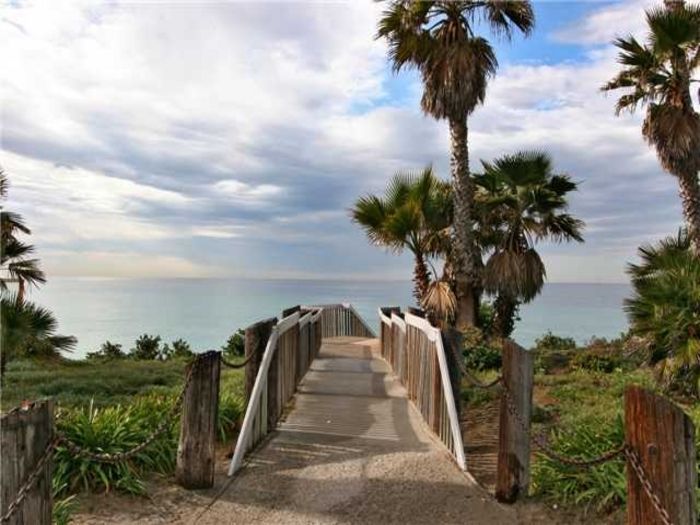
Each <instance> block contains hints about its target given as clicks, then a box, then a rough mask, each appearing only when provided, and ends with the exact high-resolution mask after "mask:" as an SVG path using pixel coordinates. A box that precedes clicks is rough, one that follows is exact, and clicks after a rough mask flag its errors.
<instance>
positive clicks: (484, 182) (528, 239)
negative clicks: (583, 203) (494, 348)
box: [475, 151, 584, 337]
mask: <svg viewBox="0 0 700 525" xmlns="http://www.w3.org/2000/svg"><path fill="white" fill-rule="evenodd" d="M482 165H483V167H484V173H483V175H478V176H476V177H475V179H476V183H477V186H478V188H479V195H478V201H479V204H480V208H481V211H482V214H481V215H482V217H481V228H480V235H481V237H482V240H483V242H484V243H485V244H486V247H487V248H489V249H491V250H492V253H491V255H490V257H489V258H488V260H487V261H486V265H485V267H484V272H483V274H484V288H485V290H486V291H487V292H488V293H491V294H494V295H495V296H496V300H495V303H494V306H495V309H496V320H495V325H496V332H497V333H498V334H499V335H500V336H502V337H508V336H509V335H510V334H511V332H512V331H513V327H514V320H515V314H516V313H517V309H518V307H519V305H520V304H521V303H527V302H529V301H531V300H532V299H534V298H535V297H536V296H537V294H539V293H540V291H541V290H542V286H543V285H544V280H545V277H546V269H545V266H544V263H543V262H542V259H541V258H540V256H539V254H538V253H537V251H536V249H535V244H536V242H537V241H540V240H543V239H549V240H554V241H557V242H560V241H570V240H575V241H578V242H583V237H582V235H581V232H582V229H583V226H584V224H583V222H582V221H580V220H579V219H576V218H574V217H572V216H571V215H570V214H569V213H567V211H566V210H567V208H568V202H567V194H568V193H569V192H571V191H575V190H576V187H577V186H576V183H575V182H573V181H572V180H571V179H570V178H569V176H568V175H563V174H556V173H554V169H553V166H552V159H551V157H550V156H549V155H547V154H546V153H543V152H539V151H524V152H518V153H516V154H514V155H505V156H503V157H500V158H498V159H496V160H495V161H493V162H485V161H482Z"/></svg>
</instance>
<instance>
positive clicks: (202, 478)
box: [175, 352, 221, 489]
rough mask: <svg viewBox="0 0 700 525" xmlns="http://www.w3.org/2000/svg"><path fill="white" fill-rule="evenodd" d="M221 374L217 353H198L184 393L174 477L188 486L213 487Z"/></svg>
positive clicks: (194, 487)
mask: <svg viewBox="0 0 700 525" xmlns="http://www.w3.org/2000/svg"><path fill="white" fill-rule="evenodd" d="M192 366H193V364H191V365H190V367H192ZM220 374H221V353H220V352H206V353H204V354H202V355H200V356H199V358H198V361H197V363H196V367H195V368H194V371H193V372H192V378H191V380H190V384H189V386H188V387H187V391H186V392H185V398H184V401H183V404H182V417H181V418H180V441H179V444H178V447H177V467H176V469H175V477H176V479H177V482H178V483H179V484H180V485H182V486H183V487H185V488H187V489H205V488H210V487H212V486H214V465H215V461H216V457H215V452H216V451H215V444H216V419H217V414H218V411H219V379H220Z"/></svg>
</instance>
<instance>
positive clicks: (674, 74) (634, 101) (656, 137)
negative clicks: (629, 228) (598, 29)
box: [602, 0, 700, 255]
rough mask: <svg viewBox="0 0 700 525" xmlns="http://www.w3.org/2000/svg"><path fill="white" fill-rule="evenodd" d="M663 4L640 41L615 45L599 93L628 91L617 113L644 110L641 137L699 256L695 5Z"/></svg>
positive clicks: (699, 39)
mask: <svg viewBox="0 0 700 525" xmlns="http://www.w3.org/2000/svg"><path fill="white" fill-rule="evenodd" d="M664 3H665V7H662V8H654V9H650V10H648V11H647V12H646V19H647V25H648V26H649V35H648V36H647V38H646V41H645V42H639V41H638V40H637V39H635V38H634V37H633V36H628V37H627V38H618V39H617V40H616V41H615V46H617V47H618V48H619V49H620V53H619V55H618V60H619V62H620V63H621V64H622V70H621V71H620V73H618V75H617V76H616V77H615V78H613V79H612V80H611V81H610V82H608V83H607V84H606V85H605V86H603V88H602V89H603V90H604V91H611V90H616V89H627V90H628V92H627V93H626V94H625V95H622V96H621V97H620V98H619V99H618V101H617V106H616V113H617V114H620V113H621V112H622V111H624V110H629V111H634V110H635V109H636V108H637V106H646V115H645V118H644V123H643V125H642V134H643V135H644V138H645V139H646V140H647V142H648V143H649V144H650V145H652V146H654V148H655V149H656V154H657V156H658V157H659V160H660V161H661V165H662V166H663V167H664V169H665V170H666V171H668V172H669V173H671V174H672V175H674V176H676V177H677V179H678V183H679V186H680V197H681V202H682V205H683V214H684V216H685V220H686V223H687V225H688V234H689V236H690V239H691V242H692V243H693V245H694V250H695V253H696V254H698V255H700V183H699V182H698V172H699V171H700V115H698V112H697V111H695V110H694V109H693V102H692V99H691V94H690V84H691V83H692V82H697V80H695V79H693V73H694V71H695V70H696V69H697V68H698V66H700V6H697V5H694V6H688V5H686V4H685V2H683V1H682V0H681V1H678V0H666V1H665V2H664Z"/></svg>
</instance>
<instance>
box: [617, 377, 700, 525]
mask: <svg viewBox="0 0 700 525" xmlns="http://www.w3.org/2000/svg"><path fill="white" fill-rule="evenodd" d="M625 443H626V444H627V446H628V447H629V448H630V449H631V451H632V452H633V453H634V454H635V455H636V457H637V458H639V462H640V463H641V466H642V469H643V471H644V472H645V474H646V477H647V478H648V480H649V482H650V483H651V487H652V488H653V492H654V493H655V494H656V495H657V496H658V498H659V502H660V504H661V507H662V508H663V509H665V510H666V512H668V514H669V518H670V522H671V523H675V524H678V525H685V524H691V523H692V524H695V523H697V521H696V520H697V514H696V513H697V509H696V508H695V489H696V487H697V479H696V476H697V472H696V465H695V461H696V457H695V427H694V426H693V422H692V421H691V419H690V418H689V417H688V416H687V415H686V414H685V413H683V411H682V410H681V409H680V408H679V407H677V406H675V405H674V404H673V403H671V402H670V401H668V400H666V399H664V398H663V397H661V396H658V395H656V394H654V393H653V392H650V391H648V390H644V389H643V388H640V387H638V386H630V387H627V389H626V390H625ZM663 523H664V522H663V521H662V519H661V516H660V514H659V511H658V510H657V509H656V508H655V506H654V504H653V502H652V500H651V499H650V498H649V496H648V495H647V493H646V492H645V490H644V487H643V485H642V482H641V480H640V476H639V474H638V473H637V472H636V471H635V469H634V468H633V465H632V463H631V461H630V459H629V458H628V459H627V524H628V525H642V524H644V525H657V524H658V525H661V524H663Z"/></svg>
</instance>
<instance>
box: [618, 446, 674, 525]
mask: <svg viewBox="0 0 700 525" xmlns="http://www.w3.org/2000/svg"><path fill="white" fill-rule="evenodd" d="M625 456H626V457H627V459H628V460H629V463H630V465H632V470H634V472H635V474H636V475H637V479H639V482H640V483H641V485H642V488H643V489H644V492H646V495H647V496H649V499H650V500H651V504H652V505H653V506H654V509H655V510H656V512H657V513H658V514H659V518H661V521H662V522H663V524H664V525H673V522H672V521H671V516H670V515H669V513H668V511H667V510H666V509H665V508H664V506H663V504H662V503H661V499H660V498H659V496H658V495H657V494H656V491H655V490H654V486H653V485H652V484H651V481H650V480H649V477H648V476H647V474H646V472H645V471H644V467H643V466H642V462H641V461H640V460H639V456H637V454H636V453H635V452H634V450H632V449H631V448H630V447H625Z"/></svg>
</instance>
